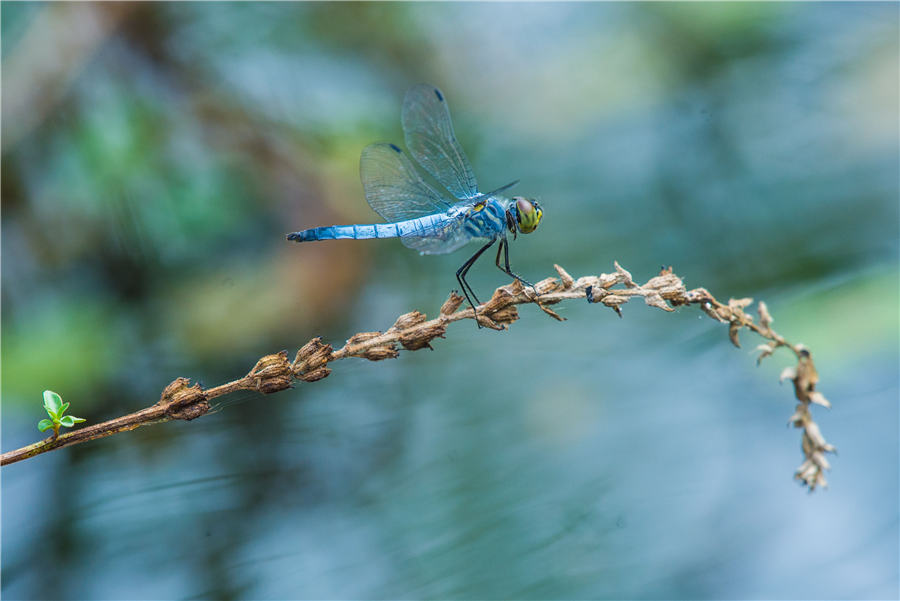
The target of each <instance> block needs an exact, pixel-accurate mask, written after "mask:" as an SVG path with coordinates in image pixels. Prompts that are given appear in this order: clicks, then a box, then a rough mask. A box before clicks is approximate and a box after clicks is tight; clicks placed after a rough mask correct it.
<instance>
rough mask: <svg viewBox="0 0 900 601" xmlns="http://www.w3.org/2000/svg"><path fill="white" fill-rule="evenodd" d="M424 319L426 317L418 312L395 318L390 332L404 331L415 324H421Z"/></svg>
mask: <svg viewBox="0 0 900 601" xmlns="http://www.w3.org/2000/svg"><path fill="white" fill-rule="evenodd" d="M426 319H427V317H426V316H425V314H424V313H420V312H418V311H412V312H410V313H405V314H403V315H401V316H400V317H398V318H397V321H395V322H394V325H393V326H391V330H405V329H407V328H409V327H412V326H414V325H416V324H419V323H422V322H423V321H425V320H426Z"/></svg>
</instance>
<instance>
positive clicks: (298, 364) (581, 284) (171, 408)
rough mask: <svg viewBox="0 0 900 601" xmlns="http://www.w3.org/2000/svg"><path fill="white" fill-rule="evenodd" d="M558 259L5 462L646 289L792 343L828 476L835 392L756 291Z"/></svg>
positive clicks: (817, 465)
mask: <svg viewBox="0 0 900 601" xmlns="http://www.w3.org/2000/svg"><path fill="white" fill-rule="evenodd" d="M554 267H555V268H556V272H557V274H558V277H551V278H547V279H544V280H542V281H540V282H538V283H537V284H535V286H534V288H531V287H523V286H522V285H521V284H520V283H519V282H517V281H516V282H513V283H512V284H510V285H507V286H501V287H500V288H497V290H496V291H494V294H493V296H492V297H491V299H490V300H489V301H487V302H486V303H482V304H481V305H479V306H478V308H477V314H476V312H475V311H473V309H472V308H471V307H469V308H465V309H460V307H461V306H462V303H463V298H462V297H461V296H459V295H458V294H456V293H455V292H453V293H451V294H450V296H449V298H447V300H446V301H445V302H444V304H443V306H442V307H441V309H440V311H439V313H438V316H437V317H435V318H434V319H431V320H429V319H427V318H426V316H425V315H424V314H423V313H420V312H418V311H413V312H411V313H406V314H404V315H401V316H400V317H399V318H397V320H396V321H395V322H394V325H393V326H391V327H390V328H388V329H387V330H386V331H384V332H361V333H359V334H355V335H354V336H352V337H351V338H350V339H349V340H347V342H346V344H344V346H342V347H341V348H339V349H337V350H334V349H333V348H332V346H331V345H329V344H325V343H323V342H322V339H321V338H313V339H312V340H310V341H309V342H307V343H306V344H305V345H304V346H303V347H302V348H301V349H300V350H299V351H297V355H296V357H295V358H294V361H293V362H291V361H288V355H287V351H281V352H280V353H275V354H273V355H266V356H265V357H262V358H261V359H259V361H257V363H256V365H255V366H254V367H253V369H251V370H250V372H249V373H248V374H247V375H245V376H244V377H242V378H240V379H238V380H234V381H232V382H228V383H226V384H222V385H221V386H216V387H214V388H209V389H205V390H204V389H203V388H201V387H200V386H199V385H197V384H194V385H193V386H191V385H190V382H189V380H188V379H187V378H177V379H176V380H175V381H173V382H172V383H171V384H169V385H168V386H167V387H166V388H165V390H164V391H163V393H162V396H161V398H160V400H159V402H157V403H156V404H155V405H153V406H151V407H147V408H146V409H142V410H140V411H137V412H135V413H131V414H129V415H125V416H123V417H119V418H116V419H113V420H110V421H107V422H103V423H100V424H96V425H93V426H88V427H85V428H80V429H78V430H74V431H72V432H69V433H67V434H63V435H61V436H58V437H55V438H54V437H50V438H47V439H45V440H42V441H40V442H37V443H35V444H32V445H29V446H27V447H23V448H21V449H17V450H15V451H9V452H7V453H4V454H3V455H2V460H0V465H7V464H10V463H14V462H16V461H21V460H22V459H27V458H29V457H33V456H35V455H38V454H41V453H45V452H47V451H50V450H53V449H59V448H62V447H66V446H70V445H73V444H77V443H80V442H85V441H87V440H94V439H97V438H102V437H105V436H110V435H112V434H117V433H119V432H124V431H127V430H133V429H135V428H138V427H140V426H146V425H150V424H155V423H160V422H164V421H170V420H173V419H184V420H192V419H195V418H197V417H200V416H202V415H205V414H206V413H208V412H209V410H210V404H209V401H210V400H211V399H214V398H216V397H220V396H223V395H226V394H230V393H232V392H236V391H238V390H255V391H258V392H261V393H264V394H268V393H272V392H277V391H279V390H284V389H286V388H290V387H291V386H292V385H293V382H294V380H300V381H303V382H315V381H316V380H321V379H322V378H324V377H326V376H328V374H330V373H331V369H330V368H329V367H328V364H329V363H331V362H333V361H337V360H339V359H345V358H347V357H360V358H364V359H369V360H370V361H380V360H382V359H392V358H394V357H397V356H398V355H399V351H400V349H401V348H403V349H406V350H410V351H414V350H418V349H421V348H426V347H427V348H431V341H432V340H434V339H435V338H439V337H440V338H443V337H444V334H445V333H446V330H447V325H448V324H450V323H453V322H455V321H460V320H462V319H473V318H475V319H477V320H478V323H479V324H480V325H482V326H484V327H488V328H492V329H495V330H502V329H505V328H507V327H508V326H509V325H510V324H511V323H513V322H514V321H516V320H517V319H518V318H519V315H518V309H517V308H516V306H517V305H522V304H529V303H533V304H536V305H537V306H538V307H540V309H541V310H543V311H544V312H545V313H547V314H548V315H549V316H551V317H553V318H554V319H557V320H560V321H562V320H563V318H562V317H560V316H559V315H557V314H556V313H555V312H554V311H553V310H552V309H550V308H549V307H550V306H552V305H555V304H557V303H560V302H562V301H565V300H573V299H577V300H584V299H587V300H588V302H591V303H599V304H602V305H605V306H607V307H609V308H611V309H612V310H614V311H615V312H616V313H617V314H618V315H619V316H621V315H622V311H621V306H622V305H623V304H625V303H627V302H628V301H630V300H631V299H633V298H637V297H640V298H642V299H643V300H644V302H645V303H646V304H647V305H650V306H652V307H657V308H659V309H662V310H664V311H674V310H675V309H674V307H678V306H684V305H698V306H699V307H700V309H701V310H702V311H704V312H705V313H706V314H707V315H709V316H710V317H712V318H713V319H715V320H717V321H720V322H723V323H727V324H728V333H729V337H730V339H731V341H732V342H733V343H734V344H735V345H736V346H740V343H739V341H738V333H739V332H740V330H741V329H742V328H746V329H749V330H752V331H753V332H755V333H756V334H758V335H759V336H761V337H762V338H764V339H765V340H766V341H767V342H766V343H765V344H762V345H760V346H759V347H757V348H758V350H759V351H760V356H759V359H758V361H761V360H762V359H763V358H765V357H767V356H769V355H771V354H772V353H773V352H774V351H775V350H776V349H777V348H778V347H786V348H788V349H790V350H791V351H792V352H793V353H794V355H795V356H796V358H797V365H796V367H790V368H787V369H785V371H784V372H782V380H783V379H791V380H793V382H794V392H795V396H796V397H797V400H798V401H799V403H798V405H797V408H796V411H795V413H794V415H793V416H792V417H791V420H790V423H791V424H793V425H794V426H796V427H797V428H802V430H803V438H802V443H803V444H802V448H803V453H804V458H805V460H804V462H803V464H802V465H801V466H800V467H799V468H798V469H797V471H796V474H795V477H796V478H797V479H798V480H800V481H802V482H803V483H804V484H805V485H806V486H808V487H809V489H810V490H814V489H815V488H816V487H817V486H825V485H826V481H825V476H824V471H825V470H827V469H830V466H829V465H828V462H827V460H826V459H825V454H826V453H829V452H834V447H832V446H831V445H830V444H828V443H827V442H826V441H825V439H824V438H823V437H822V434H821V432H820V431H819V428H818V426H817V425H816V423H815V421H813V418H812V414H811V412H810V410H809V409H810V405H811V404H812V403H816V404H820V405H824V406H826V407H827V406H829V404H828V401H827V400H826V399H825V397H824V396H822V394H821V393H819V392H817V391H816V390H815V386H816V383H817V382H818V374H817V373H816V370H815V366H814V365H813V362H812V357H811V355H810V353H809V351H808V350H807V349H806V348H805V347H803V346H802V345H799V344H792V343H790V342H788V341H787V340H785V339H784V337H782V336H781V335H780V334H778V333H777V332H775V331H774V330H773V329H772V321H773V320H772V317H771V315H769V312H768V309H767V308H766V305H765V303H759V305H758V309H757V311H758V313H759V323H756V322H755V321H754V319H753V316H752V315H749V314H747V313H745V312H744V309H746V308H747V307H748V306H749V305H750V304H751V303H752V302H753V300H752V299H749V298H745V299H737V300H735V299H731V300H729V301H728V303H721V302H719V301H718V300H716V298H715V297H714V296H713V295H712V294H710V293H709V292H708V291H707V290H705V289H704V288H696V289H694V290H687V289H686V288H685V287H684V284H683V283H682V281H681V279H680V278H679V277H678V276H676V275H675V274H674V273H672V270H671V269H665V270H663V271H662V272H660V274H659V275H657V276H656V277H653V278H651V279H650V280H648V281H647V282H646V283H645V284H642V285H641V284H637V283H635V282H634V280H633V279H632V277H631V274H630V273H629V272H628V271H626V270H625V269H622V267H621V266H620V265H619V264H618V263H616V264H615V268H616V270H615V272H613V273H608V274H601V275H599V276H593V275H591V276H584V277H581V278H578V279H577V280H576V279H574V278H573V277H572V276H570V275H569V274H568V273H567V272H566V271H565V270H564V269H563V268H562V267H560V266H559V265H555V266H554Z"/></svg>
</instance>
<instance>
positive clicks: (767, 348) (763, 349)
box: [756, 342, 775, 365]
mask: <svg viewBox="0 0 900 601" xmlns="http://www.w3.org/2000/svg"><path fill="white" fill-rule="evenodd" d="M756 350H757V351H759V357H757V358H756V365H759V364H760V363H762V360H763V359H765V358H766V357H769V356H771V355H772V353H774V352H775V343H773V342H770V343H768V344H760V345H759V346H757V347H756Z"/></svg>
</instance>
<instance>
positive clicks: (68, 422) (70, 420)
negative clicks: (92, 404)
mask: <svg viewBox="0 0 900 601" xmlns="http://www.w3.org/2000/svg"><path fill="white" fill-rule="evenodd" d="M59 423H60V424H61V425H63V426H65V427H66V428H71V427H72V426H74V425H75V418H74V417H72V416H71V415H64V416H62V417H61V418H59Z"/></svg>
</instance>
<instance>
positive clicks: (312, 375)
mask: <svg viewBox="0 0 900 601" xmlns="http://www.w3.org/2000/svg"><path fill="white" fill-rule="evenodd" d="M330 373H331V370H330V369H329V368H327V367H319V368H316V369H313V370H311V371H308V372H304V373H302V374H299V375H298V376H297V379H298V380H303V381H304V382H316V381H318V380H321V379H322V378H326V377H328V374H330Z"/></svg>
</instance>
